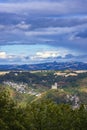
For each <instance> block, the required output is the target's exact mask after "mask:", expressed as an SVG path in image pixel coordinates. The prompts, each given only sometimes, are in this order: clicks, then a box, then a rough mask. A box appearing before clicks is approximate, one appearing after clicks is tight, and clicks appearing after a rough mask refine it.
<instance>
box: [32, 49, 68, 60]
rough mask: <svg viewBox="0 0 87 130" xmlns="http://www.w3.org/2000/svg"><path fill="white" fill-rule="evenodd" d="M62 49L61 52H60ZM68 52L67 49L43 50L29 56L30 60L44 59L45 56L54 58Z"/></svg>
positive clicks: (63, 55)
mask: <svg viewBox="0 0 87 130" xmlns="http://www.w3.org/2000/svg"><path fill="white" fill-rule="evenodd" d="M62 51H63V53H62ZM66 54H68V51H67V50H60V51H43V52H37V53H36V55H34V56H31V57H30V59H31V60H44V59H47V58H56V57H58V56H61V57H65V55H66Z"/></svg>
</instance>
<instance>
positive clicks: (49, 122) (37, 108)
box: [0, 91, 87, 130]
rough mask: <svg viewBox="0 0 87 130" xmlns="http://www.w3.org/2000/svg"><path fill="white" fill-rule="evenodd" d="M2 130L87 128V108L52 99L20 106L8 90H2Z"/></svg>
mask: <svg viewBox="0 0 87 130" xmlns="http://www.w3.org/2000/svg"><path fill="white" fill-rule="evenodd" d="M0 130H87V110H86V108H85V107H84V106H83V105H81V106H80V108H78V109H75V110H73V109H72V108H71V107H70V106H69V105H65V104H56V103H55V102H53V101H51V100H42V101H39V102H32V103H31V104H27V105H26V106H20V105H19V104H18V103H17V102H16V101H14V100H13V99H12V98H11V96H10V94H9V92H8V91H2V92H0Z"/></svg>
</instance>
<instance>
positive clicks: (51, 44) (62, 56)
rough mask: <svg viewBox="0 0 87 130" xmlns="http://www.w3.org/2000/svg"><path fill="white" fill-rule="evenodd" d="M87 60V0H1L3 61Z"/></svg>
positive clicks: (1, 50) (0, 23)
mask: <svg viewBox="0 0 87 130" xmlns="http://www.w3.org/2000/svg"><path fill="white" fill-rule="evenodd" d="M53 61H57V62H66V61H80V62H87V0H0V64H36V63H44V62H53Z"/></svg>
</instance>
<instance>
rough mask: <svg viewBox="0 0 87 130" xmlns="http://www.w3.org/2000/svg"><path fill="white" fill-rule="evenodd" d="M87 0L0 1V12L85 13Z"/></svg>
mask: <svg viewBox="0 0 87 130" xmlns="http://www.w3.org/2000/svg"><path fill="white" fill-rule="evenodd" d="M86 5H87V1H86V0H85V1H84V2H83V1H81V0H73V1H70V0H66V1H65V0H63V1H62V0H61V1H54V2H51V1H38V0H37V1H29V2H23V3H21V2H16V3H15V2H14V3H4V4H3V3H1V4H0V11H2V12H5V11H6V12H16V13H19V12H23V13H24V12H27V11H32V13H36V12H38V13H47V14H52V13H53V14H69V13H81V12H82V13H85V12H86V11H87V9H86Z"/></svg>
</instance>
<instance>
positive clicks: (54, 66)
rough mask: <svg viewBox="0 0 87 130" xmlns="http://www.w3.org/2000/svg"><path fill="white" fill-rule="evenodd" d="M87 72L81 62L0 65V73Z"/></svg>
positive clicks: (86, 66) (86, 64)
mask: <svg viewBox="0 0 87 130" xmlns="http://www.w3.org/2000/svg"><path fill="white" fill-rule="evenodd" d="M67 69H70V70H87V63H83V62H59V63H58V62H49V63H40V64H24V65H0V71H12V70H13V71H14V70H16V71H18V70H20V71H35V70H67Z"/></svg>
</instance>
